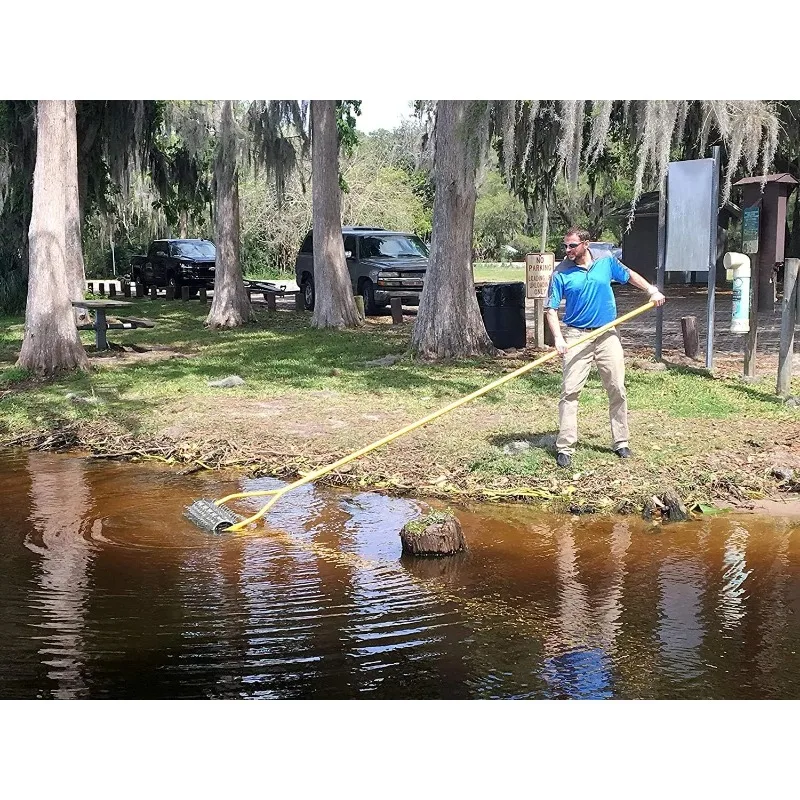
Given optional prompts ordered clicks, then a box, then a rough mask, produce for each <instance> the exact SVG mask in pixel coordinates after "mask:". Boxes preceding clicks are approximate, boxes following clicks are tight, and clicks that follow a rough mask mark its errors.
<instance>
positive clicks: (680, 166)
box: [664, 158, 717, 272]
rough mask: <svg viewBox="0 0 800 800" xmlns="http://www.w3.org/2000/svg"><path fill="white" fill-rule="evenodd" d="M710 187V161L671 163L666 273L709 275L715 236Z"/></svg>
mask: <svg viewBox="0 0 800 800" xmlns="http://www.w3.org/2000/svg"><path fill="white" fill-rule="evenodd" d="M713 186H714V159H713V158H700V159H697V160H695V161H673V162H671V163H670V165H669V171H668V172H667V253H666V260H665V263H664V268H665V271H666V272H708V266H709V257H710V250H711V241H712V236H713V237H714V240H716V236H717V230H716V229H717V214H716V208H715V200H714V198H713V196H712V195H713ZM712 221H713V231H712Z"/></svg>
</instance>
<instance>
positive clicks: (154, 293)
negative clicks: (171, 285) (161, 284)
mask: <svg viewBox="0 0 800 800" xmlns="http://www.w3.org/2000/svg"><path fill="white" fill-rule="evenodd" d="M157 297H158V288H157V287H155V286H151V287H150V299H151V300H155V299H156V298H157Z"/></svg>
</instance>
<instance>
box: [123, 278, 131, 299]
mask: <svg viewBox="0 0 800 800" xmlns="http://www.w3.org/2000/svg"><path fill="white" fill-rule="evenodd" d="M122 296H123V297H130V296H131V285H130V284H129V283H128V282H127V281H126V282H125V283H123V284H122Z"/></svg>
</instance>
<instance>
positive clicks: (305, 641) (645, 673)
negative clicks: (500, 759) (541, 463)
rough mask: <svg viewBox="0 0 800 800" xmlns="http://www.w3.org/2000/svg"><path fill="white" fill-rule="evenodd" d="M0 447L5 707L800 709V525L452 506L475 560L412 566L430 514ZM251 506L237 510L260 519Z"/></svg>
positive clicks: (378, 500) (408, 505)
mask: <svg viewBox="0 0 800 800" xmlns="http://www.w3.org/2000/svg"><path fill="white" fill-rule="evenodd" d="M274 485H277V483H276V482H275V481H272V480H270V479H252V480H250V479H239V480H233V479H230V477H221V476H220V475H219V474H217V473H199V474H196V475H192V476H181V475H179V474H178V472H177V471H175V470H172V469H170V468H167V467H158V466H153V465H150V464H121V463H116V462H110V461H104V460H99V459H89V458H83V457H76V456H68V455H54V454H45V453H28V452H16V451H12V452H8V451H6V452H4V453H3V454H0V504H1V506H2V509H3V513H2V521H0V563H2V576H3V577H2V581H1V582H0V608H2V609H3V613H2V616H0V638H1V639H2V642H3V646H2V648H0V697H1V698H37V697H43V698H49V697H55V698H204V697H220V698H236V697H243V698H245V697H253V698H257V697H263V698H317V699H321V698H731V699H733V698H796V697H798V696H800V657H799V656H798V654H799V653H800V520H797V519H789V518H786V519H780V518H763V517H762V518H758V517H750V516H733V515H730V516H728V515H724V516H718V517H712V518H704V519H702V520H698V521H694V522H688V523H685V524H682V525H675V526H671V527H663V528H661V527H655V528H654V527H651V526H648V525H647V524H646V523H644V522H643V521H641V520H639V519H636V518H622V517H615V518H611V517H597V518H591V517H581V518H571V517H557V516H551V515H545V514H542V513H538V512H536V511H534V510H533V509H530V508H528V507H520V506H514V507H510V506H493V505H482V506H471V507H468V508H459V509H456V513H457V516H458V518H459V520H460V522H461V524H462V526H463V528H464V532H465V535H466V539H467V542H468V544H469V548H470V549H469V552H468V553H466V554H463V555H461V556H458V557H452V558H447V559H436V560H407V559H404V558H401V548H400V539H399V531H400V528H401V527H402V525H403V524H404V523H405V522H406V521H408V520H411V519H414V518H416V517H417V516H419V514H420V513H421V509H422V508H424V507H423V506H422V505H421V504H419V503H417V502H415V501H411V500H407V499H398V498H388V497H385V496H383V495H381V494H377V493H367V492H365V493H355V494H343V493H337V492H334V491H331V490H327V489H317V488H315V487H310V486H306V487H302V488H300V489H298V490H296V491H295V492H293V493H292V494H289V495H287V496H286V497H284V498H283V499H282V500H281V501H279V503H278V504H277V505H276V507H275V509H274V510H273V511H272V512H271V513H270V516H269V526H268V527H259V528H256V529H254V530H253V531H250V532H246V533H240V534H218V535H214V534H208V533H206V532H204V531H201V530H199V529H198V528H196V527H194V526H193V525H192V524H191V523H189V522H188V521H186V520H185V519H184V518H183V510H184V507H185V506H186V505H187V504H188V503H189V502H191V501H192V500H194V499H196V498H199V497H208V498H216V497H221V496H223V495H225V494H228V493H229V492H231V491H235V490H237V489H238V488H239V487H242V488H245V489H256V488H270V487H272V486H274ZM260 502H261V501H259V500H254V501H251V502H250V503H249V504H247V503H245V504H240V505H239V506H238V507H237V509H238V510H239V511H243V510H247V509H248V508H251V509H253V510H255V509H257V508H258V507H259V506H260Z"/></svg>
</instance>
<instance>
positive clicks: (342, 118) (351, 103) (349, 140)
mask: <svg viewBox="0 0 800 800" xmlns="http://www.w3.org/2000/svg"><path fill="white" fill-rule="evenodd" d="M360 114H361V101H360V100H337V101H336V133H337V135H338V137H339V153H340V154H343V155H345V156H349V155H352V153H353V150H354V149H355V147H356V145H357V144H358V134H357V133H356V117H357V116H359V115H360ZM339 188H340V189H341V190H342V191H343V192H349V191H350V187H349V186H348V185H347V181H346V180H345V178H344V175H342V173H341V172H340V173H339Z"/></svg>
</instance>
